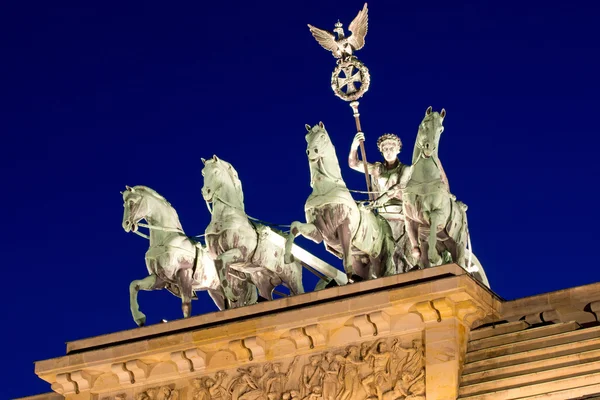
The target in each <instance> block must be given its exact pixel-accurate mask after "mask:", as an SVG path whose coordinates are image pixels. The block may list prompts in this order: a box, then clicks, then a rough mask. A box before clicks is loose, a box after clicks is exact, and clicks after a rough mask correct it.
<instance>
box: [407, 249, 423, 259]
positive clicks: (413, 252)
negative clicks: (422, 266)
mask: <svg viewBox="0 0 600 400" xmlns="http://www.w3.org/2000/svg"><path fill="white" fill-rule="evenodd" d="M410 254H411V255H412V256H413V258H415V259H417V260H418V259H419V258H421V249H419V248H418V247H413V248H412V250H411V252H410Z"/></svg>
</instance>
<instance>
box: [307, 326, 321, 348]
mask: <svg viewBox="0 0 600 400" xmlns="http://www.w3.org/2000/svg"><path fill="white" fill-rule="evenodd" d="M304 333H305V334H306V335H308V336H309V337H310V339H311V341H312V346H311V348H314V347H318V346H325V345H326V344H327V337H326V333H325V332H324V330H323V328H322V327H321V325H319V324H312V325H308V326H306V327H304Z"/></svg>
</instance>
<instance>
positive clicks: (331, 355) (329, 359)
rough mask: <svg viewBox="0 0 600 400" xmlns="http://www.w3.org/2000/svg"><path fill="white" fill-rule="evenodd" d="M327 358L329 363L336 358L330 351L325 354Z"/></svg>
mask: <svg viewBox="0 0 600 400" xmlns="http://www.w3.org/2000/svg"><path fill="white" fill-rule="evenodd" d="M325 359H326V360H327V362H329V363H330V362H332V361H333V360H334V357H333V353H332V352H328V353H327V354H325Z"/></svg>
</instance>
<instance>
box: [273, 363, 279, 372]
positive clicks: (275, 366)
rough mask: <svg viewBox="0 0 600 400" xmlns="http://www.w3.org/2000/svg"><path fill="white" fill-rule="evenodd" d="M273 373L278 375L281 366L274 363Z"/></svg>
mask: <svg viewBox="0 0 600 400" xmlns="http://www.w3.org/2000/svg"><path fill="white" fill-rule="evenodd" d="M273 371H274V372H275V373H279V372H281V364H280V363H275V364H273Z"/></svg>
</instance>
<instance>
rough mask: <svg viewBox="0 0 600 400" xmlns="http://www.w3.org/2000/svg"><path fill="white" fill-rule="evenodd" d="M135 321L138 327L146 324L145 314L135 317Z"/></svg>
mask: <svg viewBox="0 0 600 400" xmlns="http://www.w3.org/2000/svg"><path fill="white" fill-rule="evenodd" d="M135 323H136V324H137V325H138V326H139V327H142V326H144V325H146V316H145V315H142V316H141V317H139V318H136V319H135Z"/></svg>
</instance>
